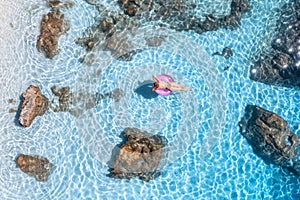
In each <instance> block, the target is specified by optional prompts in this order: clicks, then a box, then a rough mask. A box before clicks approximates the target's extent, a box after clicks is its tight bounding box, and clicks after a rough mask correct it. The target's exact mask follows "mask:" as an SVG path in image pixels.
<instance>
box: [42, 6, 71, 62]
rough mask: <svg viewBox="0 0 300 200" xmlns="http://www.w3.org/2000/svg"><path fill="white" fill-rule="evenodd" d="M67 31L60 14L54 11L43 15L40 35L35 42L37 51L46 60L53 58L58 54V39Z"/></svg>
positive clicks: (62, 16) (67, 27) (62, 15)
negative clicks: (42, 54)
mask: <svg viewBox="0 0 300 200" xmlns="http://www.w3.org/2000/svg"><path fill="white" fill-rule="evenodd" d="M68 29H69V26H68V25H67V23H66V22H65V19H64V14H62V13H61V12H59V11H55V12H49V13H48V14H45V15H43V19H42V22H41V34H40V36H39V39H38V41H37V48H38V49H39V51H41V52H44V53H45V56H46V57H47V58H53V57H54V56H55V55H56V54H57V52H58V39H59V37H60V36H61V35H62V34H63V33H65V32H67V31H68Z"/></svg>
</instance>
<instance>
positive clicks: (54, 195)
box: [0, 0, 300, 200]
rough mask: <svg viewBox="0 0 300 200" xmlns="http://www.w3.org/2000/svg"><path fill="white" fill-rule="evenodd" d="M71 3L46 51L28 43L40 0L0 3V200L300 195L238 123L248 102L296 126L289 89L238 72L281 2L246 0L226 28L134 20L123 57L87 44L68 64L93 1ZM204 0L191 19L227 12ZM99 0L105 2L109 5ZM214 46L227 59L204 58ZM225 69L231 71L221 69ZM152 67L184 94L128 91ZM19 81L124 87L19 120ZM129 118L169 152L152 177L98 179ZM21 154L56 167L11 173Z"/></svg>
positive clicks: (262, 44) (266, 35) (258, 47)
mask: <svg viewBox="0 0 300 200" xmlns="http://www.w3.org/2000/svg"><path fill="white" fill-rule="evenodd" d="M74 2H75V5H74V6H73V7H72V8H70V9H66V10H62V12H63V13H64V14H65V17H66V18H67V19H69V20H70V23H71V28H70V30H69V31H68V32H67V34H65V35H62V36H61V38H60V42H59V45H60V52H59V54H58V55H57V56H56V57H54V59H53V60H49V59H46V58H45V57H44V56H43V55H42V54H41V53H40V52H38V50H37V49H36V40H37V37H38V35H39V31H40V27H39V24H40V20H41V17H42V15H43V14H45V13H47V12H49V10H50V9H49V8H48V7H47V5H46V2H45V1H42V0H38V1H34V0H29V1H23V0H18V1H14V2H10V1H9V0H2V1H1V2H0V10H1V12H0V44H1V48H0V57H1V59H0V83H1V86H2V87H1V88H2V90H1V93H0V112H1V116H0V122H1V129H0V134H1V137H0V162H1V163H0V197H1V199H20V200H27V199H51V200H52V199H72V200H73V199H108V200H110V199H147V200H148V199H149V200H150V199H164V200H167V199H170V200H171V199H218V200H219V199H299V198H300V190H299V179H298V178H297V177H295V176H293V175H292V174H290V173H288V172H286V171H284V170H283V169H281V168H279V167H278V166H274V165H267V164H265V163H264V162H263V161H262V160H261V159H260V158H258V157H257V156H256V155H255V154H254V153H253V152H252V148H251V147H250V146H249V145H248V143H247V141H246V140H245V139H244V138H243V137H242V135H241V134H240V133H239V128H238V121H239V120H240V119H241V117H242V116H243V114H244V108H245V106H246V105H247V104H255V105H259V106H261V107H263V108H265V109H268V110H270V111H273V112H275V113H277V114H279V115H280V116H281V117H283V118H284V119H285V120H286V121H288V123H289V124H290V128H291V130H292V131H294V132H295V133H296V134H300V132H299V131H300V127H299V121H300V115H299V109H300V106H299V101H300V91H299V90H297V89H291V88H281V87H274V86H268V85H265V84H262V83H258V82H253V81H252V80H250V79H249V69H250V65H251V60H252V59H253V58H257V57H258V56H259V53H260V52H264V51H266V50H267V48H268V47H269V45H270V42H271V40H272V38H273V37H274V29H275V28H276V20H277V19H278V17H280V16H279V14H278V10H279V9H280V8H281V6H282V5H284V4H285V3H287V2H288V0H279V1H278V0H269V1H267V0H260V1H251V2H250V3H251V7H252V10H251V12H249V13H247V14H245V16H244V18H243V19H242V21H241V27H240V28H239V29H236V30H227V29H220V30H218V31H214V32H207V33H203V34H201V35H199V34H197V33H194V32H193V31H187V32H175V31H173V30H169V29H166V28H157V27H155V25H153V24H145V25H144V26H143V27H141V28H140V29H139V30H137V32H136V35H135V36H134V37H133V38H131V39H132V41H133V44H134V45H133V46H132V49H133V50H134V49H136V50H141V51H139V53H137V54H136V55H134V56H133V58H132V60H131V61H127V62H126V61H120V60H116V59H114V58H113V57H112V56H111V55H110V53H109V52H107V51H105V52H103V51H96V50H94V51H92V52H91V54H92V55H93V59H91V60H89V62H88V63H80V62H79V61H78V60H79V58H80V57H81V56H83V55H84V54H85V51H84V49H82V48H81V47H80V46H78V45H76V44H75V43H74V40H75V39H76V38H78V37H82V36H83V33H84V31H85V30H86V29H87V28H88V27H89V26H91V25H92V24H93V23H94V17H95V16H96V15H97V10H96V9H95V7H93V6H92V5H89V4H87V3H86V2H85V1H82V0H81V1H80V0H75V1H74ZM203 2H204V1H203ZM203 2H201V1H199V2H198V3H197V8H198V11H197V13H196V14H197V15H199V16H201V15H204V14H207V12H215V13H218V15H225V14H227V12H228V9H229V7H228V5H229V1H225V0H224V1H221V0H220V1H218V2H217V1H209V2H205V3H203ZM103 3H104V4H106V5H107V6H110V7H111V9H115V4H114V2H109V3H107V2H106V1H104V2H103ZM150 36H164V37H166V41H165V42H164V43H163V44H162V45H161V46H160V47H148V46H147V45H146V44H145V42H144V38H145V37H150ZM225 46H230V47H231V49H232V50H233V53H234V56H233V57H231V58H229V59H225V58H223V57H219V56H211V55H212V54H213V53H214V52H216V51H221V50H222V49H223V48H224V47H225ZM225 66H230V68H229V69H228V70H226V71H224V70H223V68H224V67H225ZM161 73H168V74H172V76H173V77H174V79H175V80H176V81H178V82H179V83H181V84H183V85H186V86H189V87H192V88H194V90H193V92H190V93H188V92H187V93H180V92H177V93H174V94H172V95H170V96H168V97H162V96H157V97H155V98H151V99H146V98H144V97H142V96H141V95H139V94H137V93H136V92H134V91H135V89H136V88H138V87H139V86H140V85H141V84H142V83H143V82H147V81H149V80H151V77H152V75H155V74H161ZM29 84H35V85H38V86H39V87H40V88H41V90H42V93H43V94H45V96H47V97H48V98H49V99H50V100H52V99H53V98H54V95H53V94H52V92H51V89H50V88H51V87H52V86H53V85H57V86H70V88H71V90H72V91H80V92H85V93H95V92H100V93H105V92H108V91H111V90H113V89H115V88H120V89H122V90H123V91H124V93H125V96H124V97H123V98H122V99H121V100H120V101H118V102H116V101H114V100H112V99H104V100H102V101H100V103H99V104H98V105H97V107H96V108H93V109H86V110H84V111H83V112H82V113H81V115H80V116H78V117H75V116H73V115H71V114H70V113H56V112H54V111H53V109H50V111H49V112H47V113H46V114H45V115H43V116H40V117H37V118H36V119H35V120H34V122H33V123H32V125H31V126H30V127H29V128H24V127H20V126H18V125H17V119H16V113H10V112H9V109H11V108H12V109H17V108H18V106H19V104H20V95H21V94H22V93H23V92H24V91H25V90H26V88H27V87H28V86H29ZM9 99H14V101H13V102H10V101H9ZM79 107H80V105H79ZM128 126H129V127H137V128H139V129H141V130H143V131H147V132H149V133H154V134H159V135H163V136H165V137H166V138H167V140H168V145H167V147H166V149H167V150H168V155H167V156H166V158H164V160H163V162H162V164H161V166H160V170H161V176H159V177H157V178H156V179H155V180H152V181H149V182H144V181H142V180H139V179H138V178H135V179H131V180H119V179H112V178H109V177H107V176H106V175H107V174H108V167H109V166H108V165H107V161H108V160H109V159H110V155H111V150H112V148H113V147H114V146H115V145H117V144H119V143H120V142H121V138H120V137H119V135H120V133H121V131H122V130H123V129H124V128H126V127H128ZM20 153H24V154H33V155H41V156H44V157H47V158H48V159H49V160H50V161H51V162H52V163H53V164H54V165H55V166H56V168H55V170H54V171H53V173H52V174H51V175H50V177H49V180H48V181H47V182H37V181H35V179H34V178H32V177H29V176H27V175H26V174H24V173H23V172H21V170H20V169H18V168H17V167H16V164H15V162H14V159H15V157H16V156H17V155H18V154H20Z"/></svg>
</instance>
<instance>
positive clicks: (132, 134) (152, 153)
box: [109, 128, 164, 181]
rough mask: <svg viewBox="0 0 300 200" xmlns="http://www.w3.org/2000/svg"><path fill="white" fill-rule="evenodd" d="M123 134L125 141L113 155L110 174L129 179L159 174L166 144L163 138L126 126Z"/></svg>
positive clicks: (150, 177) (146, 177)
mask: <svg viewBox="0 0 300 200" xmlns="http://www.w3.org/2000/svg"><path fill="white" fill-rule="evenodd" d="M123 136H124V138H125V141H124V143H123V144H122V145H121V147H120V148H119V149H118V152H117V153H116V155H115V156H114V155H113V157H112V160H113V162H112V164H111V166H110V174H109V176H110V177H113V178H127V179H130V178H134V177H140V178H141V179H143V180H145V181H149V180H152V179H154V178H155V177H156V176H158V175H159V172H158V166H159V164H160V162H161V158H162V151H163V146H164V141H163V138H162V137H160V136H157V135H150V134H148V133H144V132H141V131H140V130H138V129H136V128H126V129H125V130H124V132H123Z"/></svg>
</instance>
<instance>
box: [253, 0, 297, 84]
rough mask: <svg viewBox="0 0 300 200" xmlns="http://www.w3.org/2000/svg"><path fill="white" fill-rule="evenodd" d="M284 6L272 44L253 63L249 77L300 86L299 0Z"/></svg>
mask: <svg viewBox="0 0 300 200" xmlns="http://www.w3.org/2000/svg"><path fill="white" fill-rule="evenodd" d="M282 10H283V11H282V14H281V17H280V20H279V22H278V30H277V32H278V34H277V36H276V37H275V39H274V41H273V42H272V48H271V50H270V51H269V53H268V54H267V55H265V56H264V58H263V59H260V60H258V61H257V62H255V64H254V65H253V66H252V67H251V71H250V78H251V79H252V80H255V81H259V82H263V83H266V84H270V85H277V86H286V87H300V1H298V0H294V1H292V2H291V3H288V4H286V5H285V6H284V7H283V8H282Z"/></svg>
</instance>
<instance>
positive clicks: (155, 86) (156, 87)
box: [152, 82, 159, 92]
mask: <svg viewBox="0 0 300 200" xmlns="http://www.w3.org/2000/svg"><path fill="white" fill-rule="evenodd" d="M158 87H159V85H158V83H157V82H154V83H153V87H152V91H153V92H155V91H156V90H157V89H158Z"/></svg>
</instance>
